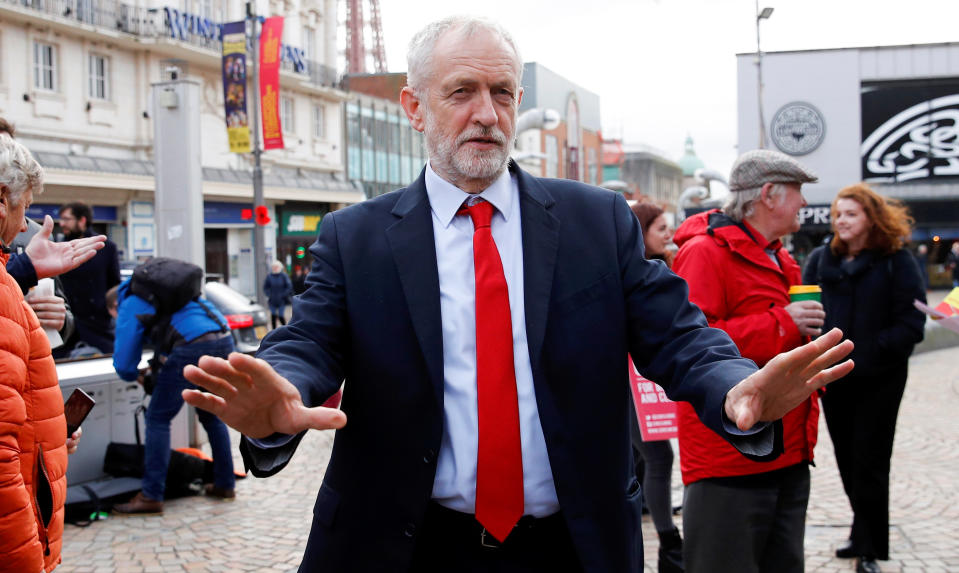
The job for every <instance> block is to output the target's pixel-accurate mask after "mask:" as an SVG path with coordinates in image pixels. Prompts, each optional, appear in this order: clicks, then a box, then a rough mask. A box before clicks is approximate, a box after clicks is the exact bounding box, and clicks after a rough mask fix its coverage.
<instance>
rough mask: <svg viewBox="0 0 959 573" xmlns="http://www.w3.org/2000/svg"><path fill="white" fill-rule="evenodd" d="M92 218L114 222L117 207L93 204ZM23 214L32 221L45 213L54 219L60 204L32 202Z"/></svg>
mask: <svg viewBox="0 0 959 573" xmlns="http://www.w3.org/2000/svg"><path fill="white" fill-rule="evenodd" d="M91 209H93V220H94V221H97V222H105V223H114V222H116V220H117V208H116V207H112V206H103V205H93V206H92V207H91ZM25 215H26V216H27V217H28V218H30V219H33V220H34V221H43V218H44V217H45V216H46V215H50V217H51V218H52V219H53V220H54V221H56V220H57V219H59V218H60V205H43V204H41V203H34V204H32V205H30V206H29V207H27V210H26V212H25Z"/></svg>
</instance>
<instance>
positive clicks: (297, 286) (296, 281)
mask: <svg viewBox="0 0 959 573" xmlns="http://www.w3.org/2000/svg"><path fill="white" fill-rule="evenodd" d="M292 282H293V294H295V295H297V294H303V291H305V290H306V271H304V270H303V267H301V266H300V265H297V266H296V267H295V268H294V269H293V279H292Z"/></svg>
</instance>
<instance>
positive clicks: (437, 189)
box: [426, 163, 513, 227]
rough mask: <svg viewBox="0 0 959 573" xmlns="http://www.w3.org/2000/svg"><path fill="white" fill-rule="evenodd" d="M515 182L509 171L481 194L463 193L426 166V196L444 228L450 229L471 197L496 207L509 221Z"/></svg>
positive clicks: (505, 171) (429, 166)
mask: <svg viewBox="0 0 959 573" xmlns="http://www.w3.org/2000/svg"><path fill="white" fill-rule="evenodd" d="M512 189H513V182H512V175H511V174H510V172H509V169H504V170H503V173H502V174H500V176H499V177H497V178H496V180H495V181H493V183H492V184H491V185H490V186H489V187H487V188H486V189H484V190H483V191H482V192H481V193H478V194H473V193H467V192H466V191H463V190H462V189H460V188H459V187H457V186H455V185H453V184H452V183H450V182H449V181H447V180H445V179H443V178H442V177H440V176H439V175H438V174H437V173H436V172H435V171H433V167H432V165H430V164H429V163H427V164H426V195H427V196H428V197H429V199H430V208H431V209H432V210H433V214H435V215H436V218H437V219H439V220H440V223H442V224H443V226H444V227H448V226H449V224H450V223H451V222H452V221H453V217H455V216H456V212H457V211H458V210H459V208H460V207H461V206H462V205H463V203H464V202H465V201H466V200H467V199H469V198H470V197H482V198H483V199H485V200H487V201H489V202H490V203H492V204H493V206H494V207H496V210H497V211H499V212H500V213H501V214H502V215H503V218H504V219H506V220H507V221H509V217H510V214H511V213H512V210H513V193H512Z"/></svg>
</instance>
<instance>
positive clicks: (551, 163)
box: [544, 135, 559, 177]
mask: <svg viewBox="0 0 959 573" xmlns="http://www.w3.org/2000/svg"><path fill="white" fill-rule="evenodd" d="M545 139H546V142H545V147H546V149H545V150H544V153H545V154H546V173H545V175H546V177H556V176H557V168H558V166H559V145H558V144H557V141H556V136H555V135H547V136H546V138H545Z"/></svg>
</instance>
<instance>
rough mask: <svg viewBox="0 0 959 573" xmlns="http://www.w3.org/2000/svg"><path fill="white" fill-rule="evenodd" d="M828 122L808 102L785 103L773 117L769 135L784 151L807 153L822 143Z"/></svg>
mask: <svg viewBox="0 0 959 573" xmlns="http://www.w3.org/2000/svg"><path fill="white" fill-rule="evenodd" d="M825 135H826V122H825V120H823V117H822V114H821V113H819V110H818V109H816V108H815V107H813V106H811V105H809V104H808V103H802V102H793V103H790V104H786V105H784V106H783V107H782V108H780V109H779V111H777V112H776V115H775V116H774V117H773V122H772V125H771V126H770V132H769V136H770V138H771V139H772V140H773V143H775V144H776V147H778V148H779V150H780V151H782V152H783V153H788V154H790V155H806V154H807V153H811V152H812V151H813V150H815V149H816V148H817V147H819V144H820V143H822V140H823V137H824V136H825Z"/></svg>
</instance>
